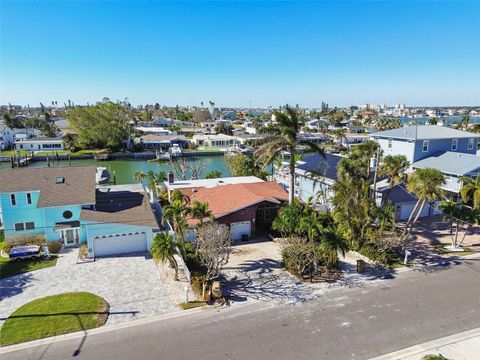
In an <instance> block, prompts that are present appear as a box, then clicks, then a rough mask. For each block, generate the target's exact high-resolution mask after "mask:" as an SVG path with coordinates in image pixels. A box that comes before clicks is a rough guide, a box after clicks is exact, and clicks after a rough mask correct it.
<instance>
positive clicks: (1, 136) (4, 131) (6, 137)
mask: <svg viewBox="0 0 480 360" xmlns="http://www.w3.org/2000/svg"><path fill="white" fill-rule="evenodd" d="M12 145H13V130H12V129H10V128H9V127H8V126H7V125H5V124H3V123H1V122H0V150H5V149H9V148H10V147H11V146H12Z"/></svg>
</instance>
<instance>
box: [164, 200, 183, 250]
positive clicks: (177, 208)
mask: <svg viewBox="0 0 480 360" xmlns="http://www.w3.org/2000/svg"><path fill="white" fill-rule="evenodd" d="M189 212H190V209H189V208H187V207H186V206H185V205H184V204H183V203H182V202H181V201H178V200H175V201H172V202H170V205H167V206H165V207H164V208H163V218H164V219H166V220H168V221H169V222H170V224H171V225H172V227H173V230H174V231H175V233H176V234H177V242H178V244H179V245H180V251H181V252H182V256H184V258H185V256H186V252H185V242H184V239H185V235H186V233H187V229H188V223H187V218H186V217H187V215H188V213H189Z"/></svg>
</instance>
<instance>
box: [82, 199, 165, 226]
mask: <svg viewBox="0 0 480 360" xmlns="http://www.w3.org/2000/svg"><path fill="white" fill-rule="evenodd" d="M96 195H97V201H96V205H95V210H89V209H82V211H81V213H80V220H87V221H93V222H101V223H119V224H129V225H136V226H147V227H151V228H158V227H159V226H158V223H157V220H156V218H155V215H154V214H153V211H152V208H151V206H150V202H149V200H148V195H147V194H146V193H144V192H135V191H126V190H123V191H101V190H97V193H96Z"/></svg>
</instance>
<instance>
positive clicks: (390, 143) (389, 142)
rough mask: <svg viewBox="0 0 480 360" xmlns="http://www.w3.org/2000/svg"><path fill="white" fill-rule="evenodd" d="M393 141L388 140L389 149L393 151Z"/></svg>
mask: <svg viewBox="0 0 480 360" xmlns="http://www.w3.org/2000/svg"><path fill="white" fill-rule="evenodd" d="M392 143H393V141H392V139H388V148H389V149H391V148H392Z"/></svg>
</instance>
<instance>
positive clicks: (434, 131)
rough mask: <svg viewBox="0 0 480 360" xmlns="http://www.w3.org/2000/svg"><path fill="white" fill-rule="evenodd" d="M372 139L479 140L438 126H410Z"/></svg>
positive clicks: (476, 136) (470, 134)
mask: <svg viewBox="0 0 480 360" xmlns="http://www.w3.org/2000/svg"><path fill="white" fill-rule="evenodd" d="M372 136H373V137H386V138H395V139H407V140H424V139H427V140H430V139H458V138H479V137H480V135H479V134H474V133H470V132H466V131H461V130H456V129H452V128H449V127H444V126H438V125H412V126H404V127H401V128H398V129H393V130H386V131H379V132H376V133H374V134H372Z"/></svg>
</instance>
